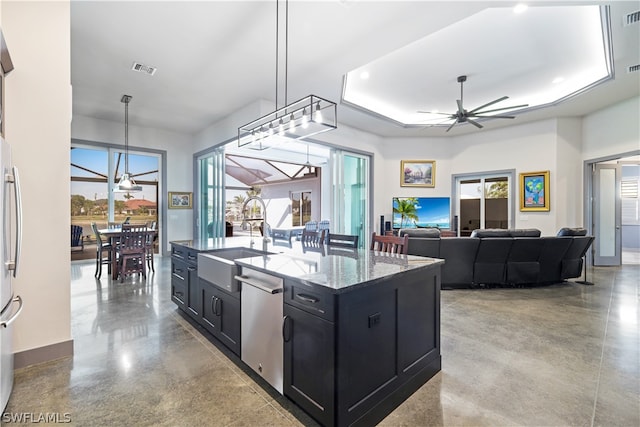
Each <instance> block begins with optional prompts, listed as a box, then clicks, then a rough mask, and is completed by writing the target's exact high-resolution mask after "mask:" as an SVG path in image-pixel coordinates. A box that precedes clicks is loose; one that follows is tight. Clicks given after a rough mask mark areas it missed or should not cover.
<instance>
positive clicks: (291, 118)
mask: <svg viewBox="0 0 640 427" xmlns="http://www.w3.org/2000/svg"><path fill="white" fill-rule="evenodd" d="M279 5H280V0H276V110H275V111H273V112H271V113H269V114H267V115H265V116H262V117H260V118H258V119H256V120H253V121H251V122H249V123H247V124H245V125H243V126H240V127H239V128H238V147H247V148H251V149H254V150H265V149H267V148H271V147H274V146H276V145H279V144H281V143H284V142H286V141H288V140H299V139H303V138H307V137H309V136H312V135H317V134H319V133H323V132H327V131H330V130H333V129H336V128H337V127H338V118H337V117H338V115H337V105H336V103H335V102H333V101H329V100H328V99H324V98H321V97H319V96H316V95H308V96H306V97H304V98H302V99H299V100H298V101H295V102H293V103H291V104H287V67H288V65H286V66H285V73H284V94H285V95H284V103H285V106H284V107H281V108H278V94H279V92H278V68H279V65H278V64H279V61H278V46H279V44H280V43H279V42H280V35H279V25H278V20H279V16H280V13H279ZM285 6H286V9H285V14H286V19H285V64H288V63H289V59H288V45H289V0H286V1H285Z"/></svg>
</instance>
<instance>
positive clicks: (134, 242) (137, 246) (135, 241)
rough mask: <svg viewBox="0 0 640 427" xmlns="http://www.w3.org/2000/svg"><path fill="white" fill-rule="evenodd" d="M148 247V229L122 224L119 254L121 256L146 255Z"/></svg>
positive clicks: (141, 226)
mask: <svg viewBox="0 0 640 427" xmlns="http://www.w3.org/2000/svg"><path fill="white" fill-rule="evenodd" d="M146 245H147V227H146V226H144V225H131V224H122V232H121V233H120V245H119V252H120V253H121V254H136V253H141V254H144V252H145V249H146Z"/></svg>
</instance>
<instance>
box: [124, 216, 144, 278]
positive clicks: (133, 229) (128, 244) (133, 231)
mask: <svg viewBox="0 0 640 427" xmlns="http://www.w3.org/2000/svg"><path fill="white" fill-rule="evenodd" d="M147 234H148V233H147V227H145V226H140V225H132V224H123V225H122V231H121V233H120V243H119V245H118V247H117V249H116V251H117V253H118V255H119V257H118V270H119V271H118V277H119V279H120V281H121V282H122V281H123V280H124V276H125V275H127V274H133V273H142V277H143V278H145V279H146V278H147V263H146V254H147V250H146V247H147Z"/></svg>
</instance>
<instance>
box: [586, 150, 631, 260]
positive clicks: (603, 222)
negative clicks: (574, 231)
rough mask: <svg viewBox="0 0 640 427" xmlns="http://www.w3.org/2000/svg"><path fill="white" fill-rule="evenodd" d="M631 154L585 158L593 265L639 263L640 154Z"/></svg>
mask: <svg viewBox="0 0 640 427" xmlns="http://www.w3.org/2000/svg"><path fill="white" fill-rule="evenodd" d="M631 154H634V155H621V156H614V157H613V158H611V159H597V160H592V161H587V162H586V174H587V175H586V179H587V185H586V188H587V194H588V196H589V197H588V198H587V199H588V200H587V202H585V204H586V206H585V212H586V219H587V220H586V223H587V224H590V230H589V231H590V233H591V234H593V236H595V241H594V245H593V247H592V259H593V265H595V266H619V265H622V264H625V265H627V264H635V265H638V264H640V198H639V191H638V188H639V187H640V155H635V153H631ZM589 200H590V201H591V202H590V203H589Z"/></svg>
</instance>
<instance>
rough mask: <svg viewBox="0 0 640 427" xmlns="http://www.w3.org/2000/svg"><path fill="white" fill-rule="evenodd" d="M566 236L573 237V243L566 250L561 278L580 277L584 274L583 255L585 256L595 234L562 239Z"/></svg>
mask: <svg viewBox="0 0 640 427" xmlns="http://www.w3.org/2000/svg"><path fill="white" fill-rule="evenodd" d="M564 238H569V239H571V245H570V246H569V249H567V251H566V252H565V254H564V257H562V271H561V272H560V278H561V279H571V278H574V277H580V276H581V275H582V262H583V261H582V257H584V255H585V254H586V253H587V250H588V249H589V246H591V242H593V236H574V237H560V239H564Z"/></svg>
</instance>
